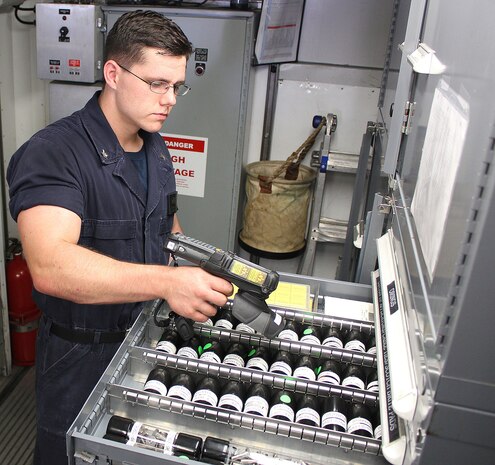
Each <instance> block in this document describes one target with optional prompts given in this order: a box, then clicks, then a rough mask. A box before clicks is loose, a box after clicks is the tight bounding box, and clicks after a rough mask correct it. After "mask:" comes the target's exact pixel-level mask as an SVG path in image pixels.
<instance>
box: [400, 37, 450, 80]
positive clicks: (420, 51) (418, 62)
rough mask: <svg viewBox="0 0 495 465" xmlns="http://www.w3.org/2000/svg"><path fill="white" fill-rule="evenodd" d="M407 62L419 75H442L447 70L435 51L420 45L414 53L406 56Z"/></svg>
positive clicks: (422, 44) (423, 44)
mask: <svg viewBox="0 0 495 465" xmlns="http://www.w3.org/2000/svg"><path fill="white" fill-rule="evenodd" d="M407 61H408V62H409V64H410V65H411V66H412V68H413V70H414V71H415V72H416V73H419V74H442V73H443V72H444V71H445V69H446V68H447V67H446V66H445V65H444V64H443V63H442V62H441V61H440V60H439V59H438V58H437V56H436V52H435V50H433V49H432V48H430V47H429V46H428V45H426V44H425V43H420V44H419V46H418V48H417V49H416V50H414V52H412V53H410V54H409V55H407Z"/></svg>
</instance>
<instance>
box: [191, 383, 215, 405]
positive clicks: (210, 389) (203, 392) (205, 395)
mask: <svg viewBox="0 0 495 465" xmlns="http://www.w3.org/2000/svg"><path fill="white" fill-rule="evenodd" d="M219 395H220V383H219V381H218V380H217V379H216V378H211V377H209V376H207V377H205V378H203V379H202V380H201V381H200V382H199V383H198V387H197V388H196V392H195V393H194V395H193V397H192V401H193V402H197V403H198V404H205V405H211V406H212V407H216V406H217V404H218V397H219Z"/></svg>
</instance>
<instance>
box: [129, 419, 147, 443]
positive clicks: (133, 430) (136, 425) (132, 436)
mask: <svg viewBox="0 0 495 465" xmlns="http://www.w3.org/2000/svg"><path fill="white" fill-rule="evenodd" d="M141 426H143V424H142V423H140V422H139V421H135V422H134V424H133V425H132V428H131V431H129V435H128V438H129V439H128V440H127V443H126V444H128V445H129V446H133V445H134V444H136V440H137V436H138V433H139V430H140V429H141Z"/></svg>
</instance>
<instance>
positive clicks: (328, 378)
mask: <svg viewBox="0 0 495 465" xmlns="http://www.w3.org/2000/svg"><path fill="white" fill-rule="evenodd" d="M318 381H320V382H321V383H329V384H340V376H339V375H338V374H337V373H334V372H333V371H322V372H321V373H320V374H319V375H318Z"/></svg>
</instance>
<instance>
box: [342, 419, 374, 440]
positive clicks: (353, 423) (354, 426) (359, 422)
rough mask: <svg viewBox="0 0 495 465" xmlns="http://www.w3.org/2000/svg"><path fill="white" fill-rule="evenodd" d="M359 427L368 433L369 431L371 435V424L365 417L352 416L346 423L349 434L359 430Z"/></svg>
mask: <svg viewBox="0 0 495 465" xmlns="http://www.w3.org/2000/svg"><path fill="white" fill-rule="evenodd" d="M360 429H362V430H364V431H367V432H368V433H370V435H371V436H373V428H372V426H371V422H370V421H369V420H367V419H366V418H363V417H357V418H353V419H352V420H349V422H348V423H347V432H348V433H350V434H352V433H354V432H355V431H359V430H360Z"/></svg>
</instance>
